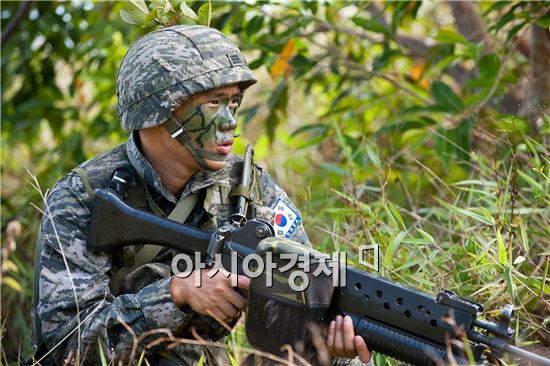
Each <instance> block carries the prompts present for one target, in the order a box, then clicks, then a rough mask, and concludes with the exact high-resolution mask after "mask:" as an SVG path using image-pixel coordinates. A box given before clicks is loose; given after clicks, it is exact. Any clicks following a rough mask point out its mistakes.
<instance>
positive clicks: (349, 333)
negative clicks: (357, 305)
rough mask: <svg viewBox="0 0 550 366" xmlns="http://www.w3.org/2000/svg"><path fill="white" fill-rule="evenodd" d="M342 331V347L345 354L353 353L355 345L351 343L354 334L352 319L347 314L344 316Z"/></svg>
mask: <svg viewBox="0 0 550 366" xmlns="http://www.w3.org/2000/svg"><path fill="white" fill-rule="evenodd" d="M342 333H343V337H344V349H345V351H346V354H347V355H355V346H354V345H353V337H354V335H355V333H354V331H353V321H352V320H351V317H349V316H348V315H346V316H345V317H344V325H343V329H342Z"/></svg>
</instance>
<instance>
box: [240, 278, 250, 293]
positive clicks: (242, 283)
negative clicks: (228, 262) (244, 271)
mask: <svg viewBox="0 0 550 366" xmlns="http://www.w3.org/2000/svg"><path fill="white" fill-rule="evenodd" d="M237 287H239V288H244V289H246V290H248V288H249V287H250V278H248V277H246V276H243V275H238V276H237Z"/></svg>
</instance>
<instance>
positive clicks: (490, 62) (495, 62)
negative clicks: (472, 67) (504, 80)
mask: <svg viewBox="0 0 550 366" xmlns="http://www.w3.org/2000/svg"><path fill="white" fill-rule="evenodd" d="M499 70H500V59H499V58H498V56H497V55H496V54H494V53H489V54H486V55H483V56H482V57H481V59H480V60H479V77H480V78H481V79H486V80H490V81H493V80H494V79H495V78H496V77H497V75H498V72H499Z"/></svg>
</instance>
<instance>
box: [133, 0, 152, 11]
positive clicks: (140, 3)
mask: <svg viewBox="0 0 550 366" xmlns="http://www.w3.org/2000/svg"><path fill="white" fill-rule="evenodd" d="M129 2H131V3H132V5H134V7H136V8H137V9H138V10H139V11H141V12H142V13H143V14H149V8H148V7H147V4H145V0H129Z"/></svg>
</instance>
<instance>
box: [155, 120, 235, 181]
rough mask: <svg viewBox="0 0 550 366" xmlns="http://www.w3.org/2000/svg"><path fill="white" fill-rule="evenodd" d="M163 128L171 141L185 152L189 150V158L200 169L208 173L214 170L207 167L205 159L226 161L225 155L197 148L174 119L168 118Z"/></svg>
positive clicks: (195, 143) (194, 142)
mask: <svg viewBox="0 0 550 366" xmlns="http://www.w3.org/2000/svg"><path fill="white" fill-rule="evenodd" d="M163 126H164V128H165V129H166V130H167V131H168V133H169V134H170V136H172V138H173V139H175V140H177V141H178V142H179V143H180V144H182V145H183V146H185V147H186V148H187V150H189V152H190V153H191V156H193V159H195V161H196V162H197V164H199V166H200V167H201V168H202V169H204V170H208V171H214V170H216V169H212V168H211V167H209V166H208V164H207V162H206V160H207V159H208V160H214V161H225V160H226V159H227V155H226V154H220V153H217V152H212V151H208V150H206V149H203V148H201V147H199V145H198V144H197V142H196V141H195V140H194V139H193V138H192V137H191V136H189V133H187V130H186V129H185V128H184V127H183V125H182V124H181V122H180V121H179V120H178V119H177V118H176V117H174V116H170V118H168V120H167V121H166V122H164V123H163Z"/></svg>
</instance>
